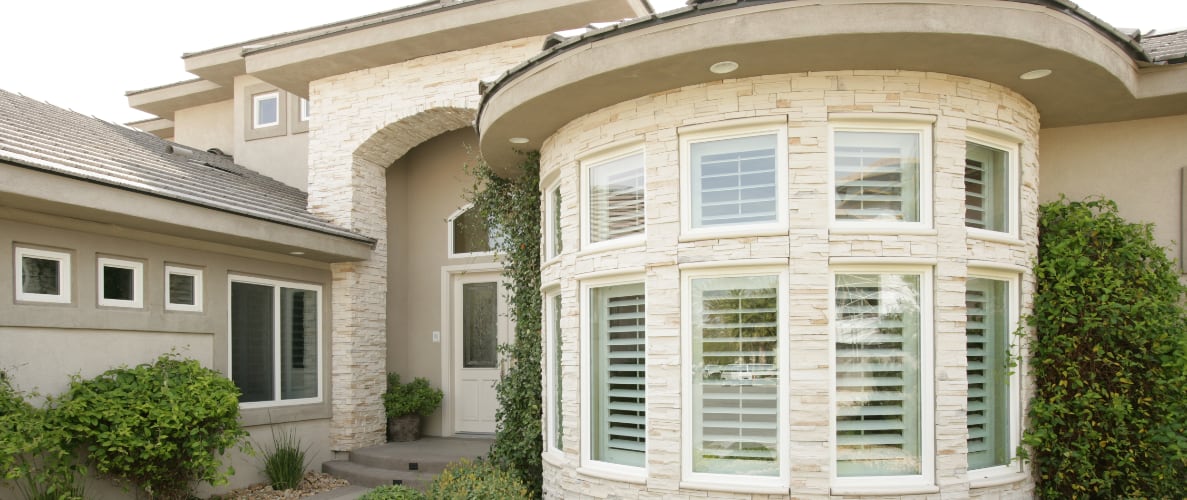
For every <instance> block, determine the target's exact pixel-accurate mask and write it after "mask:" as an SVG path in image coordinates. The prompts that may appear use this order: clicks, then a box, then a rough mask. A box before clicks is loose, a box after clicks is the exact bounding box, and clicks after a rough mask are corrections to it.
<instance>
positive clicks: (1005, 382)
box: [965, 277, 1019, 472]
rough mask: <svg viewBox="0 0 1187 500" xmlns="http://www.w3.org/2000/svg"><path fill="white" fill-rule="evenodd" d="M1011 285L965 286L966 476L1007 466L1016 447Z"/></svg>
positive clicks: (975, 280) (983, 281) (990, 280)
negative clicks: (1011, 343) (974, 471)
mask: <svg viewBox="0 0 1187 500" xmlns="http://www.w3.org/2000/svg"><path fill="white" fill-rule="evenodd" d="M1015 283H1016V278H1003V277H985V278H982V277H970V278H969V279H968V281H967V287H966V290H965V305H966V308H965V310H966V313H965V314H966V322H965V335H966V338H967V343H966V345H967V346H968V347H967V349H968V352H967V357H968V384H969V392H968V429H969V437H968V450H969V470H970V471H972V470H974V469H985V470H988V469H992V468H994V467H1004V466H1008V465H1009V464H1010V461H1011V460H1013V458H1014V453H1013V452H1014V449H1015V448H1016V447H1017V446H1018V441H1019V439H1018V437H1017V436H1018V432H1017V431H1018V425H1019V417H1018V409H1017V408H1018V397H1017V396H1015V394H1016V392H1017V389H1016V387H1017V386H1018V380H1017V374H1016V373H1012V372H1014V371H1015V370H1011V369H1010V367H1009V361H1010V355H1011V353H1010V332H1012V331H1013V327H1014V324H1015V323H1016V317H1017V313H1016V308H1017V304H1016V303H1015V298H1014V297H1015V295H1014V291H1013V290H1014V289H1015V288H1016V285H1015ZM1009 472H1012V470H1010V471H1009Z"/></svg>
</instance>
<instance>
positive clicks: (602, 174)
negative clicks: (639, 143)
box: [589, 153, 644, 243]
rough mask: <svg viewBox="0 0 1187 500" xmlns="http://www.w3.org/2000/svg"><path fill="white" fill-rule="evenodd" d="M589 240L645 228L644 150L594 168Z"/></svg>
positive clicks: (637, 232) (611, 236)
mask: <svg viewBox="0 0 1187 500" xmlns="http://www.w3.org/2000/svg"><path fill="white" fill-rule="evenodd" d="M589 179H590V194H589V231H590V233H589V241H590V242H591V243H597V242H599V241H606V240H612V239H614V238H621V237H624V236H630V235H632V234H639V233H642V232H643V206H644V205H643V153H639V154H636V155H631V156H628V157H626V158H621V159H618V160H614V161H611V162H609V163H606V164H603V165H599V166H596V167H593V168H591V169H590V174H589Z"/></svg>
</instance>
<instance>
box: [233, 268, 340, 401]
mask: <svg viewBox="0 0 1187 500" xmlns="http://www.w3.org/2000/svg"><path fill="white" fill-rule="evenodd" d="M230 281H231V283H230V287H231V290H230V293H231V328H230V330H231V341H230V342H231V353H230V356H231V380H233V381H234V382H235V385H237V386H239V390H240V391H241V395H240V396H239V402H240V403H248V404H250V403H258V406H263V405H265V404H276V403H283V404H290V403H312V402H317V401H320V400H321V387H322V385H321V376H322V375H321V349H320V346H321V320H320V318H321V302H319V297H320V296H321V287H319V286H316V285H306V284H301V283H289V282H283V281H276V280H267V279H258V278H249V277H243V276H232V277H231V280H230Z"/></svg>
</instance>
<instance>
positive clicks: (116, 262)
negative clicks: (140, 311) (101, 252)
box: [98, 257, 144, 308]
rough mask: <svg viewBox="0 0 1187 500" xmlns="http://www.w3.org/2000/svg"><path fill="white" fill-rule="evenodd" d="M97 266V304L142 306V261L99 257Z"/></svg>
mask: <svg viewBox="0 0 1187 500" xmlns="http://www.w3.org/2000/svg"><path fill="white" fill-rule="evenodd" d="M98 267H99V277H98V282H99V305H101V306H110V307H131V308H140V307H143V306H144V263H142V262H137V261H132V260H123V259H111V258H105V257H100V258H99V266H98Z"/></svg>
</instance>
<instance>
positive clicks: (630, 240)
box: [578, 142, 647, 251]
mask: <svg viewBox="0 0 1187 500" xmlns="http://www.w3.org/2000/svg"><path fill="white" fill-rule="evenodd" d="M634 155H641V156H642V159H641V160H640V161H641V162H642V165H641V168H642V170H643V230H642V231H640V232H639V233H638V234H632V235H629V236H621V237H618V238H611V239H608V240H605V241H599V242H596V243H593V242H591V241H590V232H591V231H592V230H593V228H592V224H591V219H590V206H589V204H590V201H591V200H590V194H589V190H590V187H591V185H590V175H589V174H590V170H592V169H595V168H598V167H600V166H603V165H605V164H607V163H610V162H613V161H616V160H621V159H623V158H628V157H631V156H634ZM578 164H579V165H580V169H581V190H580V193H581V194H580V195H579V196H578V197H579V198H581V250H582V251H593V250H609V249H614V248H625V247H630V246H636V245H641V244H642V243H643V241H644V240H645V239H646V237H647V152H646V151H645V150H644V148H643V144H642V143H639V142H632V143H629V144H616V145H612V146H609V147H607V148H602V149H597V150H594V151H592V152H590V153H588V154H586V155H585V156H583V157H581V158H579V159H578Z"/></svg>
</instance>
